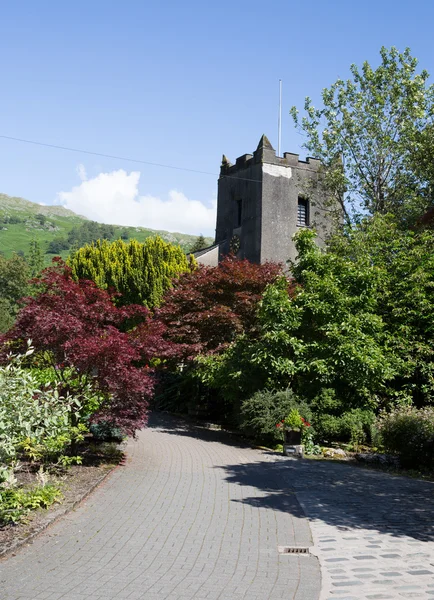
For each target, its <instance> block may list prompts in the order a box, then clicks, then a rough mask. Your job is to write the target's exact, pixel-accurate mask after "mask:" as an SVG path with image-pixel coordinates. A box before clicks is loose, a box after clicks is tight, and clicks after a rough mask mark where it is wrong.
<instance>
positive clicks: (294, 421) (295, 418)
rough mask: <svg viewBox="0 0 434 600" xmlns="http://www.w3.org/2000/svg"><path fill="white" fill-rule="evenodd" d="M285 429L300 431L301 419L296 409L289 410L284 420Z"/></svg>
mask: <svg viewBox="0 0 434 600" xmlns="http://www.w3.org/2000/svg"><path fill="white" fill-rule="evenodd" d="M284 425H285V427H288V428H289V429H301V428H302V426H303V419H302V417H301V415H300V413H299V412H298V410H297V409H296V408H291V410H290V411H289V413H288V415H287V416H286V417H285V419H284Z"/></svg>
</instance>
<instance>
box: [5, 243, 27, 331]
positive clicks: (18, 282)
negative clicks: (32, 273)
mask: <svg viewBox="0 0 434 600" xmlns="http://www.w3.org/2000/svg"><path fill="white" fill-rule="evenodd" d="M28 278H29V268H28V265H27V263H26V261H25V260H24V259H23V258H21V257H20V256H18V255H17V254H13V255H12V257H11V258H4V257H3V256H0V332H5V331H7V330H8V329H9V328H10V327H11V326H12V325H13V323H14V321H15V316H16V314H17V312H18V309H19V306H18V300H19V299H20V298H22V297H23V296H25V295H26V294H27V293H28V291H29V287H28Z"/></svg>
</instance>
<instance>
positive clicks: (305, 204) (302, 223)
mask: <svg viewBox="0 0 434 600" xmlns="http://www.w3.org/2000/svg"><path fill="white" fill-rule="evenodd" d="M297 225H298V227H308V226H309V200H306V198H302V197H301V196H299V197H298V206H297Z"/></svg>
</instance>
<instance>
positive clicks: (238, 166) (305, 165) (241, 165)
mask: <svg viewBox="0 0 434 600" xmlns="http://www.w3.org/2000/svg"><path fill="white" fill-rule="evenodd" d="M262 163H268V164H272V165H277V166H281V167H293V168H297V169H304V170H307V171H316V170H318V168H319V166H320V164H321V162H320V161H319V160H318V159H316V158H312V157H310V156H309V157H307V158H306V160H300V158H299V155H298V154H294V153H292V152H285V153H284V154H283V156H276V151H275V149H274V148H273V146H272V145H271V143H270V140H269V139H268V138H267V136H266V135H263V136H262V137H261V139H260V140H259V144H258V147H257V148H256V150H255V152H254V153H253V154H243V155H242V156H239V157H238V158H237V159H236V161H235V164H232V163H231V162H230V161H229V160H228V159H227V158H226V156H225V155H223V159H222V164H221V167H220V177H225V176H227V175H235V174H236V173H238V172H239V171H240V170H242V169H247V168H250V167H252V166H253V165H257V164H262Z"/></svg>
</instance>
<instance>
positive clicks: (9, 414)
mask: <svg viewBox="0 0 434 600" xmlns="http://www.w3.org/2000/svg"><path fill="white" fill-rule="evenodd" d="M32 352H33V350H32V349H31V348H29V350H28V351H27V353H26V354H25V355H24V356H21V355H17V356H15V357H12V359H11V361H10V362H9V364H7V365H6V366H2V367H0V467H1V466H2V465H3V466H6V467H7V468H8V467H10V468H11V469H13V465H14V463H15V462H16V458H17V452H18V451H19V450H22V451H24V452H25V453H27V454H28V455H29V457H30V458H33V459H39V458H43V457H44V455H50V456H51V457H52V456H53V455H58V456H60V455H61V454H62V453H63V452H64V450H65V449H66V447H67V446H69V445H70V444H71V443H72V442H73V441H74V439H77V437H79V436H80V427H73V426H72V425H71V420H70V415H71V413H72V412H73V411H74V410H75V409H76V408H77V407H78V406H79V403H78V400H77V399H76V398H74V397H72V396H66V397H63V396H61V395H60V394H59V392H58V390H57V389H50V388H46V389H44V388H42V389H40V388H39V386H38V384H37V381H36V379H35V376H34V374H33V373H32V372H31V370H29V369H25V368H23V366H22V362H23V360H24V359H25V358H26V357H28V356H30V354H31V353H32Z"/></svg>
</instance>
